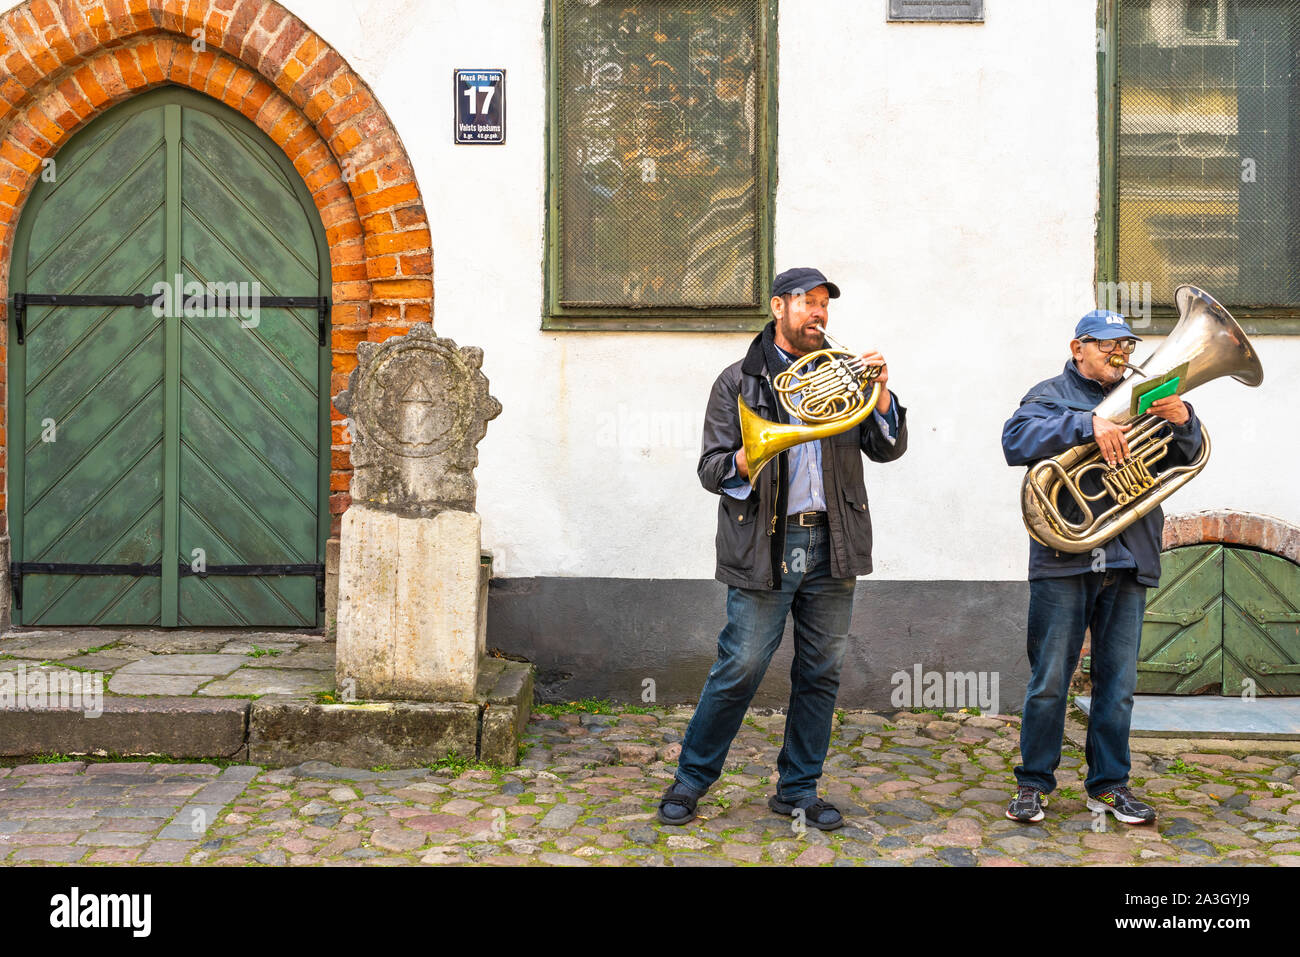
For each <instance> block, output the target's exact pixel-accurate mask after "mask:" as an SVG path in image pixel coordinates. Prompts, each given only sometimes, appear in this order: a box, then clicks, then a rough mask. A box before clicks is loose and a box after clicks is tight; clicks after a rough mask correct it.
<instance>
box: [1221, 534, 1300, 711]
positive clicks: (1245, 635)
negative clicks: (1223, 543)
mask: <svg viewBox="0 0 1300 957" xmlns="http://www.w3.org/2000/svg"><path fill="white" fill-rule="evenodd" d="M1223 589H1224V592H1225V593H1226V595H1227V596H1228V601H1227V602H1226V603H1225V607H1226V609H1227V610H1226V612H1225V615H1224V622H1223V651H1224V655H1223V693H1224V694H1231V695H1239V694H1241V693H1242V691H1243V690H1247V689H1250V690H1253V691H1254V693H1255V694H1258V695H1296V694H1300V566H1297V565H1295V564H1293V563H1291V562H1289V561H1287V560H1286V559H1284V558H1279V557H1278V556H1277V555H1266V554H1263V553H1261V552H1251V551H1246V550H1245V549H1228V550H1227V561H1226V562H1225V563H1224V569H1223Z"/></svg>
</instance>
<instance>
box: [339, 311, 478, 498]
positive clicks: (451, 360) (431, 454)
mask: <svg viewBox="0 0 1300 957" xmlns="http://www.w3.org/2000/svg"><path fill="white" fill-rule="evenodd" d="M482 364H483V350H482V349H479V348H477V347H475V346H464V347H460V348H458V347H457V346H456V343H455V342H453V341H452V340H450V339H440V338H437V337H436V336H435V335H434V333H433V327H432V326H430V325H429V323H427V322H424V323H420V324H419V325H416V326H412V327H411V330H410V331H409V332H407V334H406V335H404V336H397V337H394V338H392V339H389V340H387V341H386V342H384V343H377V342H362V343H360V344H359V345H358V346H357V367H356V368H355V369H353V370H352V374H351V376H350V377H349V378H348V388H347V390H346V391H344V392H340V393H339V395H338V397H337V398H336V399H335V400H334V405H335V407H336V408H337V409H338V410H339V411H340V412H342V413H343V414H344V415H346V416H348V417H349V420H350V421H349V431H350V432H351V434H352V467H353V470H354V471H353V474H352V499H353V501H355V502H364V503H366V504H369V505H372V506H376V507H379V508H383V509H388V510H392V511H396V512H401V513H403V514H407V515H418V516H429V515H435V514H437V513H438V512H441V511H445V510H449V509H454V510H458V511H466V512H472V511H473V510H474V499H475V493H476V490H477V484H476V483H475V481H474V467H475V466H476V465H477V464H478V443H479V441H480V440H482V438H483V436H484V435H486V434H487V424H488V422H489V421H490V420H491V419H494V418H496V417H497V416H498V415H500V414H501V403H499V402H498V401H497V400H496V399H494V398H492V396H490V395H488V380H487V377H486V376H484V375H483V373H482V371H481V366H482Z"/></svg>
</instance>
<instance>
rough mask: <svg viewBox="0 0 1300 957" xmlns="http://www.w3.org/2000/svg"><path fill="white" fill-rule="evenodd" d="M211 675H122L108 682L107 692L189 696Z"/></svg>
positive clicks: (212, 677) (214, 676)
mask: <svg viewBox="0 0 1300 957" xmlns="http://www.w3.org/2000/svg"><path fill="white" fill-rule="evenodd" d="M216 677H217V676H216V675H215V674H211V675H155V674H122V673H121V672H120V671H119V672H118V673H117V674H115V675H113V677H112V678H110V679H109V680H108V690H109V691H110V692H112V693H113V694H121V695H191V694H194V692H196V691H198V690H199V685H201V684H204V683H205V682H208V681H212V680H214V679H215V678H216Z"/></svg>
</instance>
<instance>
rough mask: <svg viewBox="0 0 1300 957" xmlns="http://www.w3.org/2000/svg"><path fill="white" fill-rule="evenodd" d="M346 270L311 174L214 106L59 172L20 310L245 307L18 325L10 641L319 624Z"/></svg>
mask: <svg viewBox="0 0 1300 957" xmlns="http://www.w3.org/2000/svg"><path fill="white" fill-rule="evenodd" d="M328 264H329V257H328V248H327V246H326V243H325V238H324V234H323V231H322V230H321V227H320V221H319V218H318V217H317V215H316V213H315V209H314V206H313V205H312V203H311V200H310V196H309V195H308V194H307V192H306V190H305V187H304V186H303V184H302V182H301V180H300V179H299V178H298V177H297V174H296V173H295V171H294V170H293V167H292V166H291V165H289V164H288V162H287V160H285V158H284V156H283V155H282V154H281V153H280V152H279V151H278V150H277V149H276V148H275V146H274V144H272V143H271V142H270V141H269V140H268V139H267V138H266V137H265V136H264V135H263V134H262V133H261V132H260V131H258V130H257V129H256V127H254V126H252V125H251V124H250V123H248V122H247V121H246V120H244V118H243V117H241V116H239V115H238V114H235V113H233V112H232V111H230V110H228V109H226V108H225V107H224V106H222V105H221V104H219V103H216V102H215V101H212V100H209V99H207V98H206V97H202V96H200V95H198V94H194V93H192V92H189V91H181V90H177V89H171V88H168V89H163V90H159V91H156V92H154V93H149V94H145V95H143V96H141V97H138V98H136V99H134V100H131V101H129V102H128V103H126V104H124V105H122V106H120V107H117V108H116V109H114V110H112V111H110V112H109V113H107V114H105V115H104V116H103V117H101V118H100V119H98V120H96V121H95V122H94V123H92V124H91V125H90V126H89V127H88V128H87V129H86V130H85V131H83V132H82V133H80V134H78V136H76V137H74V139H73V140H72V141H71V142H70V143H69V144H68V145H67V146H66V147H65V148H64V149H63V150H62V151H60V153H59V154H58V156H57V157H56V166H55V174H54V177H53V181H52V182H42V183H41V184H40V185H39V186H38V188H37V189H36V190H35V191H34V193H33V195H32V198H31V200H29V204H28V206H27V208H26V210H25V211H24V214H23V219H22V223H21V224H20V227H19V232H18V237H17V242H16V243H15V252H14V260H13V264H12V267H11V276H12V282H11V285H12V288H13V289H14V290H15V292H20V293H25V294H27V295H34V296H40V295H47V296H48V295H51V294H53V295H59V296H85V297H91V298H102V297H105V296H129V295H133V294H139V293H150V294H152V293H153V292H155V291H156V287H155V284H156V283H167V284H168V285H169V286H171V287H173V291H174V292H176V293H178V294H179V293H180V292H182V291H183V292H184V293H185V294H186V295H188V294H189V293H190V292H192V291H193V290H194V288H195V287H193V286H192V285H188V284H193V283H199V284H202V286H203V288H205V289H207V291H208V292H212V291H213V290H217V289H221V290H227V291H229V292H232V293H240V294H243V295H244V296H245V297H246V298H242V299H238V300H234V301H226V302H218V303H212V302H209V303H206V304H204V303H202V302H191V303H188V304H187V303H186V302H185V300H184V297H183V296H181V295H174V296H171V297H170V308H169V309H166V310H164V309H162V308H157V309H156V308H154V306H153V304H152V302H151V301H150V302H149V303H147V304H145V305H143V306H138V305H102V304H99V305H79V304H75V303H74V304H67V303H66V302H55V303H54V304H45V305H31V306H28V307H27V308H26V309H25V310H15V309H11V310H10V313H11V320H10V344H11V347H10V353H9V366H10V403H11V404H10V409H11V412H10V422H11V438H10V448H11V450H12V452H11V456H12V458H13V463H12V467H11V468H10V473H9V474H10V478H9V484H10V490H9V491H10V514H11V532H12V543H13V545H12V547H13V557H14V562H15V563H16V564H15V566H14V569H15V571H14V584H15V593H14V605H15V607H14V620H15V622H17V623H20V624H26V625H35V624H46V625H55V624H60V625H63V624H105V625H107V624H154V625H163V626H172V625H235V626H239V625H279V626H312V625H317V624H320V622H321V612H320V609H319V600H318V599H319V589H318V581H319V578H320V576H319V574H318V572H319V570H320V568H321V562H322V561H323V555H324V542H325V535H326V532H327V528H328V526H327V521H328V519H327V512H326V510H325V504H326V497H327V481H328V449H329V440H328V427H329V423H328V406H327V402H328V394H327V389H326V387H325V386H326V383H327V382H328V372H329V367H328V351H327V348H326V347H325V346H324V345H323V344H322V343H321V341H320V340H321V339H322V338H324V336H323V334H322V332H321V326H320V322H321V320H322V319H323V316H324V313H322V312H320V311H319V310H318V309H317V308H316V307H315V300H316V299H317V297H321V296H324V295H325V294H326V293H327V292H328V283H329V265H328ZM208 284H219V285H208ZM187 285H188V288H187ZM291 296H292V297H303V298H305V299H309V300H312V301H313V304H312V305H311V306H288V305H270V306H268V305H262V303H267V302H270V303H275V301H276V297H291ZM280 301H281V302H283V301H284V300H283V298H281V300H280ZM205 305H206V308H205ZM213 306H216V308H213ZM19 319H21V320H22V321H23V325H24V329H23V330H22V331H23V335H22V336H21V337H20V336H18V335H17V333H18V329H17V328H16V323H17V322H18V320H19ZM19 338H22V339H23V342H22V344H18V341H17V340H18V339H19ZM45 563H52V564H53V566H65V567H50V568H48V569H47V568H45V567H43V566H44V565H45ZM268 566H269V568H268ZM267 571H274V572H276V573H275V574H267V573H264V572H267ZM20 601H21V606H20V605H19V602H20Z"/></svg>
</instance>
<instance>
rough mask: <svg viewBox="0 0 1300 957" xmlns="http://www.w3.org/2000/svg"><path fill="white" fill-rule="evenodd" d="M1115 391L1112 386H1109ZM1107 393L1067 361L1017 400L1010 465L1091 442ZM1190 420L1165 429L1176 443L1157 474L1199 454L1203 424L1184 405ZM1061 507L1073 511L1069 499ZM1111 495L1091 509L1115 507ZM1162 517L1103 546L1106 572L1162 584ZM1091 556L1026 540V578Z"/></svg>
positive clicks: (1006, 437)
mask: <svg viewBox="0 0 1300 957" xmlns="http://www.w3.org/2000/svg"><path fill="white" fill-rule="evenodd" d="M1112 388H1114V387H1112ZM1109 391H1110V390H1109V389H1106V388H1104V387H1103V386H1102V385H1101V383H1099V382H1094V381H1093V380H1092V379H1089V378H1087V377H1085V376H1084V375H1082V374H1081V373H1080V372H1079V370H1078V369H1077V368H1075V365H1074V360H1073V359H1068V360H1066V363H1065V369H1064V370H1063V371H1062V372H1061V374H1060V375H1058V376H1056V377H1055V378H1052V379H1045V380H1043V381H1042V382H1040V383H1038V384H1037V385H1036V386H1034V387H1033V388H1032V389H1030V390H1029V391H1028V392H1027V393H1026V394H1025V397H1024V398H1023V399H1021V400H1020V408H1019V409H1017V410H1016V414H1015V415H1013V416H1012V417H1011V418H1009V419H1007V422H1006V425H1004V426H1003V427H1002V452H1003V454H1005V455H1006V457H1007V464H1008V465H1033V464H1034V463H1035V462H1037V461H1039V460H1040V459H1045V458H1049V457H1051V456H1053V455H1059V454H1060V453H1062V452H1064V451H1065V450H1066V449H1068V448H1071V447H1073V446H1076V445H1082V444H1083V443H1085V442H1091V441H1092V410H1093V408H1095V407H1096V405H1097V404H1098V403H1099V402H1101V400H1102V399H1104V398H1105V397H1106V394H1107V393H1108V392H1109ZM1187 408H1188V409H1189V410H1190V411H1191V417H1190V418H1189V419H1188V420H1187V421H1186V422H1184V423H1183V424H1182V425H1181V426H1175V425H1172V424H1166V425H1165V428H1166V429H1169V430H1171V431H1172V433H1173V436H1174V441H1173V442H1171V443H1170V444H1169V446H1168V453H1167V454H1166V455H1165V457H1164V459H1162V460H1161V461H1160V463H1159V464H1158V466H1157V468H1156V469H1155V471H1156V473H1157V474H1159V473H1160V472H1162V471H1164V470H1165V469H1167V468H1169V467H1171V466H1174V465H1186V464H1187V463H1188V462H1190V461H1191V460H1192V459H1193V458H1194V457H1195V456H1196V454H1197V453H1198V452H1199V451H1200V449H1201V423H1200V420H1199V419H1198V418H1197V417H1196V410H1195V409H1192V407H1191V403H1188V404H1187ZM1062 499H1063V500H1064V502H1063V505H1062V508H1063V509H1064V503H1065V502H1068V503H1069V504H1070V505H1071V506H1072V505H1073V502H1072V501H1071V500H1069V497H1068V496H1062ZM1114 504H1115V503H1114V500H1113V499H1111V498H1110V497H1109V496H1106V497H1104V498H1102V499H1100V500H1099V501H1097V502H1094V503H1093V508H1094V510H1103V509H1106V508H1110V506H1112V505H1114ZM1164 524H1165V516H1164V512H1163V511H1161V510H1160V509H1159V508H1154V509H1152V510H1151V511H1150V512H1148V513H1147V514H1146V515H1145V516H1143V517H1142V518H1140V519H1139V520H1138V521H1136V522H1134V523H1133V524H1132V525H1130V526H1129V527H1128V528H1126V529H1125V530H1124V531H1123V532H1121V533H1120V534H1119V535H1117V536H1116V537H1115V538H1112V539H1111V540H1110V541H1108V542H1106V544H1105V553H1106V554H1105V568H1106V570H1107V571H1110V570H1113V569H1117V568H1134V569H1137V580H1138V582H1139V584H1142V585H1148V586H1155V585H1158V584H1160V539H1161V533H1162V532H1163V530H1164ZM1094 562H1095V556H1094V555H1093V553H1092V552H1083V553H1082V554H1078V555H1076V554H1072V553H1069V552H1060V551H1057V550H1055V549H1052V548H1048V547H1047V546H1046V545H1042V544H1040V543H1039V542H1037V541H1035V540H1034V539H1033V538H1030V540H1029V578H1030V580H1031V581H1032V580H1033V579H1035V578H1061V577H1064V576H1066V575H1078V574H1081V573H1083V572H1088V571H1093V570H1094Z"/></svg>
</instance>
